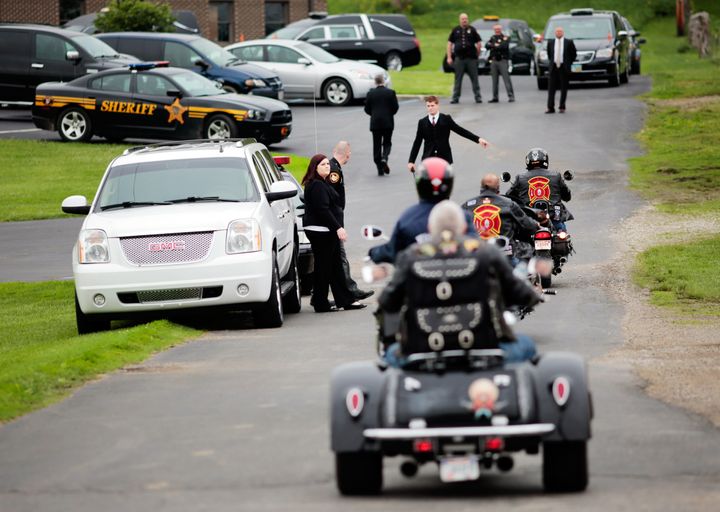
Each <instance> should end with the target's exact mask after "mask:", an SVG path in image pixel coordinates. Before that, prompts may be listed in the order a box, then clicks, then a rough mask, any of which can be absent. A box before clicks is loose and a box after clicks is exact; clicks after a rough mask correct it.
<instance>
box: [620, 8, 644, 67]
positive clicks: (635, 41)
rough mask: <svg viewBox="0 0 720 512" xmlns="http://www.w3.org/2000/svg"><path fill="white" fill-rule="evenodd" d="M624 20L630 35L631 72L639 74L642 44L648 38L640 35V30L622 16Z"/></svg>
mask: <svg viewBox="0 0 720 512" xmlns="http://www.w3.org/2000/svg"><path fill="white" fill-rule="evenodd" d="M622 20H623V24H624V25H625V30H627V33H628V37H630V44H629V45H628V46H629V52H630V57H629V58H630V74H631V75H639V74H640V58H641V56H642V51H641V50H640V45H641V44H645V41H646V40H645V38H644V37H640V32H638V31H637V30H635V29H634V28H633V27H632V25H631V24H630V22H629V21H628V19H627V18H626V17H625V16H623V17H622Z"/></svg>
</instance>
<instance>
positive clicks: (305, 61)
mask: <svg viewBox="0 0 720 512" xmlns="http://www.w3.org/2000/svg"><path fill="white" fill-rule="evenodd" d="M297 63H298V64H302V65H304V66H309V65H310V64H312V62H310V59H306V58H305V57H300V58H299V59H298V60H297Z"/></svg>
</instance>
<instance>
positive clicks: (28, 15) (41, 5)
mask: <svg viewBox="0 0 720 512" xmlns="http://www.w3.org/2000/svg"><path fill="white" fill-rule="evenodd" d="M0 21H9V22H16V23H41V24H44V25H55V26H57V25H59V24H60V0H32V1H27V0H0Z"/></svg>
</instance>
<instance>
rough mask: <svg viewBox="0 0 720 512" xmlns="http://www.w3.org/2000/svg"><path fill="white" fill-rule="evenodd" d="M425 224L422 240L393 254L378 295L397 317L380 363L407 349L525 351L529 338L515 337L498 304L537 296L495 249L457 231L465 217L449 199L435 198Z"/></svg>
mask: <svg viewBox="0 0 720 512" xmlns="http://www.w3.org/2000/svg"><path fill="white" fill-rule="evenodd" d="M428 227H429V231H430V237H431V238H430V240H429V241H427V242H423V243H419V244H415V245H412V246H411V247H409V248H408V249H407V250H405V251H403V252H402V253H401V254H400V255H399V256H398V258H397V261H396V265H395V273H394V275H393V278H392V280H391V281H390V283H389V284H388V285H387V286H386V287H385V289H384V290H383V292H382V294H381V295H380V298H379V299H378V302H379V305H380V307H381V308H382V310H383V311H386V312H391V313H392V312H400V311H401V310H402V312H401V315H403V324H404V328H403V329H402V334H401V341H400V347H399V348H400V353H399V354H398V346H397V345H395V346H393V345H391V346H390V347H389V348H388V350H387V351H386V359H387V360H388V362H389V363H390V364H392V365H393V366H395V365H398V366H399V365H401V364H402V362H401V361H400V359H402V357H403V356H407V355H409V354H412V353H424V352H433V351H435V352H437V351H441V350H453V349H466V350H468V349H473V348H476V349H485V348H502V349H503V350H504V351H505V358H506V361H512V362H515V361H522V360H525V359H529V358H530V357H532V356H533V355H534V354H535V346H534V343H533V342H532V340H530V338H528V337H527V336H521V337H518V339H516V337H515V335H514V334H513V332H512V330H511V329H510V327H509V326H508V325H507V324H506V323H505V321H504V318H503V313H504V310H505V307H506V306H513V305H518V306H533V305H535V304H537V303H538V302H540V301H541V298H540V296H539V295H538V294H537V293H536V292H535V291H534V290H533V289H532V288H531V287H530V286H529V285H528V284H527V283H526V282H524V281H523V280H521V279H519V278H517V277H515V276H514V275H513V271H512V267H511V266H510V264H509V263H508V261H507V259H506V258H504V257H503V255H502V253H500V251H498V250H497V249H496V248H495V247H493V246H492V245H489V244H483V243H482V242H480V241H479V240H477V239H473V238H468V237H466V236H464V233H465V230H466V229H467V224H466V223H465V216H464V214H463V212H462V210H461V209H460V207H459V206H458V205H456V204H455V203H452V202H450V201H442V202H440V203H438V205H437V206H436V207H435V208H433V211H432V212H431V214H430V218H429V220H428ZM450 313H452V314H450Z"/></svg>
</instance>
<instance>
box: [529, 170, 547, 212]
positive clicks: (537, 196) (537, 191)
mask: <svg viewBox="0 0 720 512" xmlns="http://www.w3.org/2000/svg"><path fill="white" fill-rule="evenodd" d="M528 199H529V200H530V206H532V205H533V204H534V203H535V202H536V201H549V200H550V180H549V179H548V178H546V177H545V176H535V177H534V178H530V179H529V180H528Z"/></svg>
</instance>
